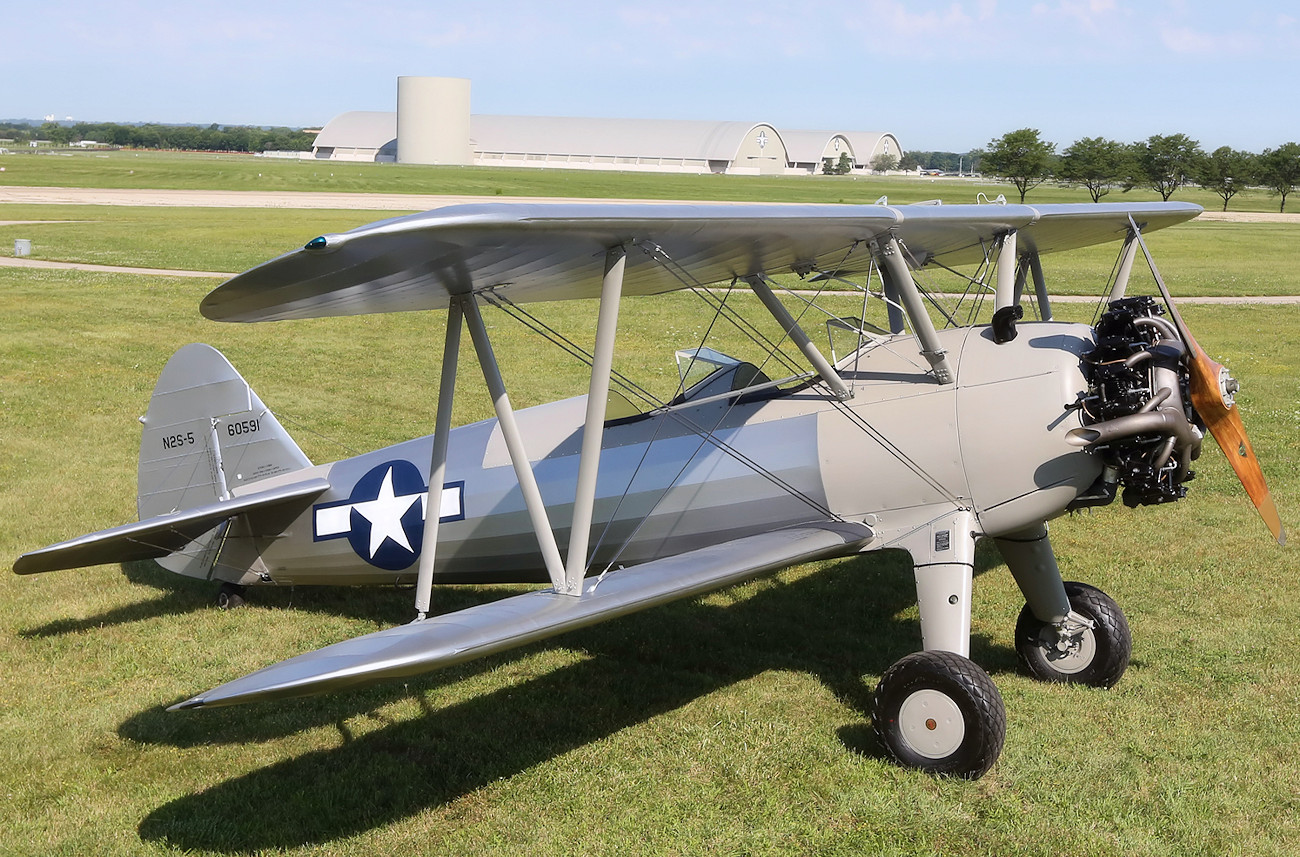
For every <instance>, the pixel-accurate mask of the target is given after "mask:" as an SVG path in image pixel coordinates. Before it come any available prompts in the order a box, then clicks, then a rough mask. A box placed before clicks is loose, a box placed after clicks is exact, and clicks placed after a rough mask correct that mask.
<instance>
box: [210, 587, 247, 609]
mask: <svg viewBox="0 0 1300 857" xmlns="http://www.w3.org/2000/svg"><path fill="white" fill-rule="evenodd" d="M247 592H248V587H247V586H240V585H239V584H238V583H223V584H221V588H220V589H218V590H217V606H218V607H220V608H221V609H222V610H235V609H237V608H239V607H243V606H244V604H245V603H246V602H245V600H244V595H245V593H247Z"/></svg>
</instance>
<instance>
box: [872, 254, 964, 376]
mask: <svg viewBox="0 0 1300 857" xmlns="http://www.w3.org/2000/svg"><path fill="white" fill-rule="evenodd" d="M871 250H872V252H873V253H874V254H875V255H876V258H877V261H878V263H879V265H880V275H881V277H882V278H883V279H884V281H885V294H889V292H890V291H891V290H892V291H893V292H894V293H895V294H896V295H897V296H898V299H899V302H900V303H902V304H903V309H904V310H905V311H906V312H907V319H908V321H910V322H911V323H912V330H913V332H915V333H916V338H917V341H918V342H920V344H921V356H922V357H924V358H925V359H926V360H927V361H929V363H930V368H932V369H933V370H934V377H935V379H936V380H937V381H938V382H939V383H940V384H951V383H952V382H953V380H954V379H955V377H956V376H954V375H953V371H952V366H951V364H949V363H948V353H947V352H946V351H944V350H943V347H942V346H941V345H940V344H939V334H938V333H936V332H935V329H934V322H933V321H931V320H930V314H929V313H927V312H926V311H925V304H923V303H922V302H921V293H920V292H919V291H917V289H916V281H915V280H913V279H912V272H911V271H909V270H908V269H907V263H906V262H905V261H903V252H902V249H901V248H900V247H899V246H898V239H897V238H895V237H894V236H893V235H890V236H889V240H888V241H884V242H880V241H872V242H871ZM891 324H892V319H891Z"/></svg>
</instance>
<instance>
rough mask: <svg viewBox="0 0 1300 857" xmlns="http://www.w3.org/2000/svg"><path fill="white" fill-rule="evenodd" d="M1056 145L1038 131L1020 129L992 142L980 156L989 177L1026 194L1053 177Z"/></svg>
mask: <svg viewBox="0 0 1300 857" xmlns="http://www.w3.org/2000/svg"><path fill="white" fill-rule="evenodd" d="M1055 152H1056V144H1054V143H1049V142H1047V141H1046V140H1043V139H1042V138H1040V137H1039V136H1038V129H1037V128H1021V129H1020V130H1019V131H1012V132H1010V133H1008V134H1003V135H1002V136H1001V137H999V138H998V139H996V140H990V141H989V145H988V148H987V149H985V150H984V151H983V152H979V153H977V155H978V156H979V157H980V158H981V168H982V169H983V170H984V172H986V173H990V174H992V175H995V176H998V177H999V178H1003V179H1006V180H1007V181H1009V182H1011V183H1012V184H1013V185H1015V186H1016V190H1018V191H1020V201H1021V202H1024V201H1025V194H1026V193H1028V192H1029V191H1030V189H1032V188H1035V187H1037V186H1038V185H1040V184H1042V183H1043V182H1044V181H1046V180H1047V179H1048V177H1049V176H1051V173H1052V161H1053V156H1054V154H1055Z"/></svg>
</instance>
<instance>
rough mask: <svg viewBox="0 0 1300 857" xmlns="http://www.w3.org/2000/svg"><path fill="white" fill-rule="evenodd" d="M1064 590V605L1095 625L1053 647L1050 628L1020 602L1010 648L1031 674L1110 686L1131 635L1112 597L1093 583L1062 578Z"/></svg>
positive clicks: (1121, 672)
mask: <svg viewBox="0 0 1300 857" xmlns="http://www.w3.org/2000/svg"><path fill="white" fill-rule="evenodd" d="M1065 594H1066V596H1067V597H1068V598H1069V599H1070V609H1071V610H1073V611H1074V612H1075V613H1078V614H1079V615H1080V616H1085V617H1087V618H1088V619H1091V620H1092V621H1093V622H1094V623H1095V624H1096V626H1097V627H1096V628H1095V629H1093V630H1086V631H1084V632H1083V633H1082V634H1080V635H1079V636H1078V637H1076V638H1075V639H1074V640H1072V641H1071V642H1070V643H1069V645H1068V646H1067V647H1066V649H1064V650H1062V649H1061V648H1059V647H1058V646H1057V645H1056V643H1057V639H1058V637H1057V633H1056V629H1055V628H1053V627H1052V626H1051V625H1048V624H1047V623H1045V622H1041V621H1039V619H1038V618H1037V617H1036V616H1034V614H1033V613H1032V612H1031V611H1030V609H1029V606H1028V605H1026V606H1025V608H1024V609H1023V610H1021V611H1020V618H1019V619H1018V620H1016V651H1017V652H1019V653H1020V662H1021V663H1022V664H1024V667H1025V669H1026V670H1027V671H1028V672H1029V674H1030V675H1032V676H1033V677H1034V678H1037V679H1041V680H1042V681H1050V682H1057V683H1060V684H1085V685H1088V686H1089V687H1111V686H1112V685H1114V684H1115V682H1117V681H1119V680H1120V676H1122V675H1124V670H1126V669H1128V661H1129V656H1130V655H1131V654H1132V653H1133V635H1132V633H1131V632H1130V631H1129V627H1128V620H1127V619H1125V618H1124V612H1123V611H1122V610H1120V609H1119V605H1118V604H1116V603H1115V600H1114V599H1113V598H1111V597H1110V596H1109V595H1107V594H1106V593H1104V592H1102V591H1101V590H1100V589H1098V588H1096V587H1095V586H1089V585H1088V584H1086V583H1073V582H1068V583H1066V584H1065Z"/></svg>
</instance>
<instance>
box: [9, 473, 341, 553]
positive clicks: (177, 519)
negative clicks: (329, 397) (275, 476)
mask: <svg viewBox="0 0 1300 857" xmlns="http://www.w3.org/2000/svg"><path fill="white" fill-rule="evenodd" d="M329 487H330V484H329V480H326V479H311V480H308V481H306V482H295V483H293V484H292V485H284V486H281V487H278V488H270V489H268V490H265V491H257V492H255V493H251V494H246V495H244V496H242V497H233V498H231V499H229V500H218V501H217V502H215V503H207V504H205V505H202V506H196V507H194V508H192V509H185V510H184V511H181V512H176V513H174V514H170V515H155V516H154V517H152V518H146V519H145V520H143V521H137V522H136V523H134V524H124V525H123V526H120V527H114V528H112V529H111V530H100V531H99V532H97V533H91V534H90V535H86V536H81V537H80V538H76V539H70V540H69V541H66V542H59V543H58V544H57V545H50V546H49V547H47V548H41V549H40V550H35V551H32V552H31V553H25V554H23V555H22V556H20V557H19V558H18V561H17V562H15V563H14V571H15V572H16V573H17V574H37V573H39V572H42V571H57V570H59V569H64V568H82V567H83V566H88V565H101V564H103V563H109V562H130V561H132V560H137V559H157V558H159V557H164V556H167V555H168V554H170V553H172V552H173V551H177V550H180V549H181V548H183V547H185V546H186V545H188V544H189V543H190V542H192V541H194V540H195V539H197V538H198V537H199V536H201V535H203V534H204V533H206V532H207V531H208V530H211V529H212V528H213V527H216V526H217V525H218V524H220V523H221V522H223V521H226V520H228V519H230V518H232V517H234V516H235V515H241V514H246V513H248V512H253V511H262V510H266V509H269V508H271V507H273V506H293V505H295V504H297V505H300V506H302V507H303V508H306V506H307V504H309V503H310V502H311V501H312V500H314V499H316V498H317V497H319V496H320V495H321V494H323V493H325V491H326V490H327V489H328V488H329Z"/></svg>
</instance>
